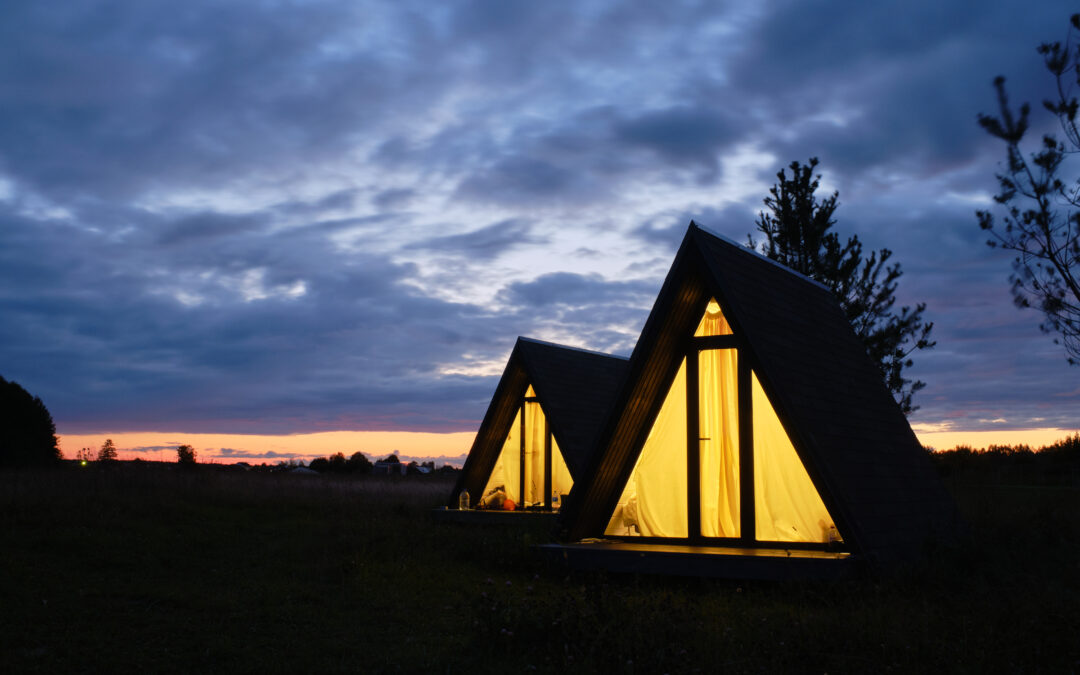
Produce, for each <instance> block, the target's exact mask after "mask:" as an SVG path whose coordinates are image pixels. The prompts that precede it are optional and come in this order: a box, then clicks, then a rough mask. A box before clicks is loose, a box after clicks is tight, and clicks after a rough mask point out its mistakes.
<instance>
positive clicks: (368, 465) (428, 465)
mask: <svg viewBox="0 0 1080 675" xmlns="http://www.w3.org/2000/svg"><path fill="white" fill-rule="evenodd" d="M378 461H379V462H383V463H387V464H397V465H400V464H401V459H400V458H399V457H398V456H397V455H388V456H386V457H385V458H383V459H381V460H378ZM307 468H309V469H311V470H312V471H318V472H319V473H339V474H370V473H373V472H374V470H375V464H374V463H373V462H372V461H371V460H370V459H368V458H367V456H366V455H364V453H362V452H354V453H353V454H352V455H351V456H350V457H348V458H346V457H345V454H344V453H341V452H337V453H334V454H333V455H330V456H328V457H316V458H315V459H313V460H311V462H309V463H308V466H307ZM454 471H457V469H455V468H454V467H452V466H450V465H449V464H446V465H444V466H443V467H442V468H440V469H436V468H435V462H434V461H427V462H416V461H412V462H409V463H408V464H406V465H405V473H406V475H410V476H414V475H420V474H433V473H450V472H454Z"/></svg>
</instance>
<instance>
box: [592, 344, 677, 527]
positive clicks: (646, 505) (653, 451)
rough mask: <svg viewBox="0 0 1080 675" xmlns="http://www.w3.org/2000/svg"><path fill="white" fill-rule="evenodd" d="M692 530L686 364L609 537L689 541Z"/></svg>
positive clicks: (615, 515) (629, 483)
mask: <svg viewBox="0 0 1080 675" xmlns="http://www.w3.org/2000/svg"><path fill="white" fill-rule="evenodd" d="M687 531H688V528H687V517H686V360H685V359H684V360H683V363H682V365H680V366H679V372H678V374H677V375H676V376H675V381H674V382H673V383H672V385H671V389H670V390H668V394H667V397H666V398H665V399H664V403H663V406H662V407H661V408H660V414H659V415H657V417H656V422H655V423H653V427H652V430H651V431H650V432H649V437H648V439H647V440H646V441H645V445H644V446H643V447H642V449H641V454H640V455H639V456H638V460H637V464H636V465H635V466H634V471H633V473H632V474H631V475H630V480H629V481H627V484H626V487H625V488H624V489H623V493H622V496H621V497H620V498H619V503H618V506H616V507H615V512H614V513H613V514H612V517H611V520H610V521H609V522H608V526H607V529H606V530H605V531H604V533H605V534H631V535H642V536H652V537H686V536H687Z"/></svg>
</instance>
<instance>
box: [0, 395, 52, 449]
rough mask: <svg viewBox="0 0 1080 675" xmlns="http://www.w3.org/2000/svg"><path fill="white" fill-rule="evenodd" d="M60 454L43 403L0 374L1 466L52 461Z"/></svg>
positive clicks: (50, 417) (50, 419) (50, 418)
mask: <svg viewBox="0 0 1080 675" xmlns="http://www.w3.org/2000/svg"><path fill="white" fill-rule="evenodd" d="M62 458H63V456H62V455H61V454H60V448H59V446H58V445H57V441H56V425H55V424H53V419H52V415H50V414H49V410H48V408H46V407H45V404H44V403H42V401H41V399H40V398H38V397H37V396H32V395H31V394H30V392H28V391H26V390H25V389H23V388H22V386H20V385H19V384H18V383H17V382H11V381H8V380H5V379H4V378H3V377H0V466H33V465H46V464H54V463H56V462H58V461H59V460H61V459H62Z"/></svg>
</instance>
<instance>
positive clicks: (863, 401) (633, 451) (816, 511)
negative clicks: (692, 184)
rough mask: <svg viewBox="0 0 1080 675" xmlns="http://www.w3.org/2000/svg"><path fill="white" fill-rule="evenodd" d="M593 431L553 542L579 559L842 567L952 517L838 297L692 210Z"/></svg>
mask: <svg viewBox="0 0 1080 675" xmlns="http://www.w3.org/2000/svg"><path fill="white" fill-rule="evenodd" d="M597 443H598V447H597V449H596V451H595V454H594V455H593V459H592V462H591V465H590V468H589V469H587V470H586V471H585V472H584V474H583V476H582V478H581V479H580V480H579V481H578V482H577V484H576V486H575V488H574V492H573V493H572V495H571V498H570V500H568V502H567V506H566V508H565V509H564V510H563V512H562V514H561V517H560V521H561V531H562V535H563V538H564V540H565V541H568V542H569V543H567V544H562V545H557V546H555V547H554V550H555V551H556V552H557V553H558V554H559V555H561V556H562V557H564V558H565V559H566V560H567V561H569V562H570V563H571V564H573V565H576V566H579V567H598V568H613V569H623V570H629V571H641V572H661V573H675V574H680V573H681V574H694V575H714V576H730V577H761V578H788V577H793V576H825V577H831V576H842V575H844V574H847V573H850V572H852V571H854V570H855V569H856V568H859V567H862V566H864V565H869V566H870V567H871V568H880V567H884V566H889V565H891V564H894V563H898V562H901V561H905V560H912V559H915V558H917V557H919V556H920V555H921V554H923V553H924V551H925V547H926V546H927V545H928V544H929V543H930V542H931V541H932V540H934V539H950V538H952V537H953V536H954V535H955V533H956V530H957V527H958V520H957V514H956V510H955V506H954V504H953V502H952V500H951V498H950V497H949V495H948V494H947V492H946V491H945V489H944V486H943V485H942V483H941V481H940V480H939V478H938V477H937V475H936V474H935V473H934V470H933V467H932V465H931V463H930V460H929V458H928V457H927V456H926V451H925V450H923V448H922V446H921V445H920V444H919V442H918V440H917V439H916V437H915V435H914V433H913V432H912V430H911V427H910V426H909V425H908V423H907V420H906V418H905V417H904V415H903V413H902V412H901V411H900V408H899V406H898V405H897V404H896V402H895V401H894V399H893V397H892V395H891V394H890V392H889V391H888V390H887V388H886V387H885V385H884V383H883V381H882V378H881V375H880V374H879V371H878V369H877V367H876V365H875V364H874V363H873V362H872V361H871V359H870V358H869V356H868V355H867V353H866V351H865V348H864V347H863V345H862V343H861V341H860V340H859V338H858V337H857V336H856V335H855V333H854V331H853V330H852V328H851V326H850V325H849V323H848V321H847V320H846V318H845V316H844V314H843V311H842V310H841V308H840V306H839V303H838V302H837V301H836V299H835V298H834V297H833V295H832V293H831V292H830V291H829V290H828V289H827V288H826V287H824V286H823V285H821V284H819V283H817V282H814V281H812V280H810V279H808V278H806V277H804V276H802V275H800V274H797V273H795V272H793V271H791V270H789V269H787V268H786V267H783V266H782V265H779V264H777V263H775V262H773V261H770V260H768V259H766V258H764V257H762V256H760V255H758V254H756V253H754V252H752V251H750V250H749V249H747V248H745V247H743V246H739V245H737V244H735V243H733V242H731V241H729V240H726V239H723V238H720V237H718V236H715V235H713V234H711V233H709V232H706V231H705V230H703V229H701V228H700V227H698V226H697V225H696V224H694V223H693V222H691V223H690V227H689V230H688V231H687V233H686V236H685V238H684V239H683V242H682V245H681V247H680V248H679V252H678V254H677V255H676V258H675V262H674V264H673V266H672V268H671V270H670V272H669V273H668V276H667V279H666V280H665V282H664V285H663V287H662V289H661V291H660V295H659V297H658V298H657V300H656V303H655V305H654V307H653V310H652V313H651V314H650V315H649V318H648V321H647V322H646V324H645V328H644V330H643V332H642V335H641V338H640V339H639V341H638V344H637V346H636V347H635V349H634V352H633V354H632V356H631V357H630V366H629V373H628V374H627V377H626V380H625V384H624V386H623V388H622V389H621V391H620V393H619V396H618V399H617V401H616V403H615V407H614V408H613V411H612V414H611V415H610V416H609V418H608V420H607V422H606V424H605V428H604V430H603V431H602V433H601V434H600V436H599V437H598V441H597ZM583 540H584V541H583Z"/></svg>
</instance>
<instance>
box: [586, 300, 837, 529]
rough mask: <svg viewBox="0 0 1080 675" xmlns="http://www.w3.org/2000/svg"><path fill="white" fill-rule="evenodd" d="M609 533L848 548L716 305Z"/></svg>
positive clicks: (658, 420)
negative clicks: (836, 545)
mask: <svg viewBox="0 0 1080 675" xmlns="http://www.w3.org/2000/svg"><path fill="white" fill-rule="evenodd" d="M688 392H690V395H689V397H688ZM605 534H607V535H608V536H628V537H638V536H642V537H665V538H674V539H685V540H689V541H706V542H707V541H716V542H718V543H722V542H724V541H730V542H737V543H739V544H740V545H750V544H768V543H797V544H804V545H811V546H812V545H819V544H833V543H836V542H839V541H841V540H840V535H839V533H838V532H837V530H836V527H835V524H834V523H833V520H832V518H831V517H830V516H829V512H828V510H827V509H826V507H825V504H824V502H823V501H822V499H821V496H820V494H819V493H818V491H817V489H816V488H815V487H814V484H813V481H812V480H811V479H810V475H809V473H808V472H807V470H806V467H804V466H803V463H802V460H801V459H800V458H799V455H798V453H797V452H796V450H795V446H794V445H793V444H792V442H791V439H790V437H789V436H788V434H787V432H786V431H785V430H784V426H783V424H782V423H781V421H780V418H779V417H778V416H777V414H776V410H775V409H774V407H773V405H772V402H771V401H770V400H769V398H768V396H767V395H766V393H765V390H764V389H763V388H762V386H761V383H760V382H759V381H758V378H757V375H756V373H754V372H753V371H752V370H751V368H750V367H749V365H748V364H747V363H745V362H744V363H740V359H739V342H738V338H737V336H735V335H734V333H733V331H732V329H731V325H730V324H729V323H728V321H727V319H726V318H725V317H724V314H723V311H722V310H721V308H720V305H719V303H717V302H716V300H715V299H714V300H711V301H710V302H709V303H708V306H707V308H706V310H705V312H704V315H703V316H702V318H701V321H700V322H699V323H698V326H697V328H696V330H695V331H694V339H693V340H691V346H690V348H689V349H688V351H687V353H686V358H684V359H683V361H682V364H681V365H680V366H679V370H678V372H677V373H676V375H675V377H674V379H673V381H672V384H671V386H670V388H669V390H668V393H667V396H666V397H665V399H664V402H663V404H662V405H661V407H660V410H659V413H658V414H657V416H656V419H655V420H654V422H653V425H652V429H651V431H650V433H649V436H648V438H647V440H646V441H645V444H644V445H643V447H642V449H641V452H640V454H639V455H638V460H637V463H636V464H635V466H634V469H633V471H632V472H631V474H630V478H629V480H628V481H627V483H626V486H625V487H624V489H623V492H622V494H621V495H620V497H619V501H618V504H617V506H616V508H615V511H614V513H613V514H612V517H611V520H610V521H609V523H608V526H607V528H606V530H605Z"/></svg>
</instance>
